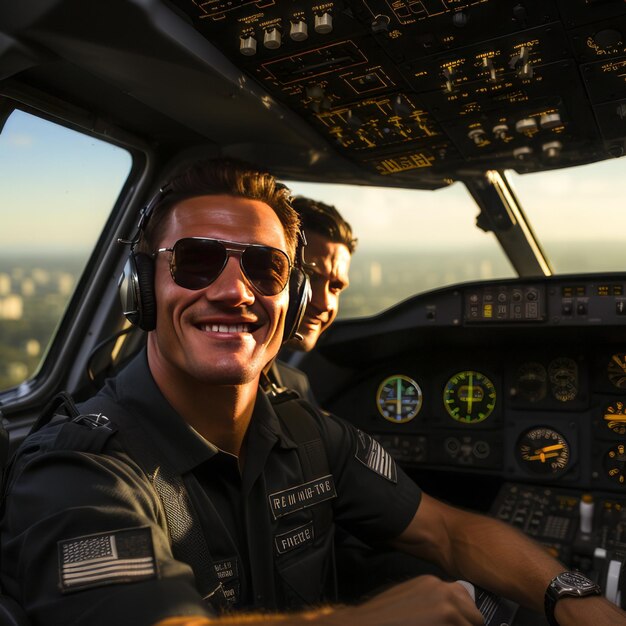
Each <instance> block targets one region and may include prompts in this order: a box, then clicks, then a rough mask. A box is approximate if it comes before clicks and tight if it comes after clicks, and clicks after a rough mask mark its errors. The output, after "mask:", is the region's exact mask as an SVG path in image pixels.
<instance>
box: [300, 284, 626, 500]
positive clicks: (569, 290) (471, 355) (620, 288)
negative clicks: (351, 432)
mask: <svg viewBox="0 0 626 626" xmlns="http://www.w3.org/2000/svg"><path fill="white" fill-rule="evenodd" d="M625 288H626V275H622V274H611V275H602V276H599V275H598V276H594V277H592V278H590V279H589V280H586V281H581V280H569V279H567V278H565V279H563V278H558V279H556V278H547V279H537V280H533V281H531V282H528V281H519V280H514V281H496V282H491V283H470V284H467V285H460V286H455V287H452V288H446V289H441V290H438V291H436V292H432V293H430V294H421V295H419V296H416V297H414V298H412V299H410V300H409V301H406V302H404V303H401V304H400V305H398V306H397V307H394V308H393V309H390V310H388V311H387V312H385V313H383V314H381V315H379V316H377V317H376V318H375V319H373V320H372V321H369V320H367V319H366V320H355V321H347V322H341V321H340V322H337V323H336V324H335V326H334V327H333V328H332V329H330V330H329V331H328V337H325V339H324V340H323V341H322V342H321V346H320V351H321V354H322V355H323V358H324V366H323V368H321V369H319V370H318V368H317V367H315V366H314V365H313V364H312V365H311V367H310V369H309V368H307V363H306V361H304V363H303V366H304V369H307V371H308V373H309V376H310V378H311V381H312V384H313V386H314V389H315V381H316V377H318V376H319V377H320V379H319V380H320V383H321V380H322V377H323V374H322V370H323V371H324V372H332V378H333V381H335V382H332V381H329V380H328V379H327V378H324V379H323V385H320V390H321V391H322V392H324V391H325V393H326V397H325V398H324V397H322V398H319V399H320V403H321V405H322V406H324V407H325V408H328V409H329V410H330V411H331V412H333V413H335V414H337V415H339V416H341V417H344V418H345V419H348V420H349V421H351V422H353V423H354V424H355V425H356V426H357V427H359V428H362V429H364V430H366V431H368V432H370V433H372V434H373V435H374V436H375V437H377V438H378V440H379V441H381V443H382V444H383V445H384V446H385V447H386V448H387V449H388V450H389V451H390V452H391V453H392V454H393V455H394V456H395V457H396V458H397V460H398V461H399V462H400V463H401V464H403V465H405V466H406V467H408V468H411V467H415V468H428V469H434V470H445V471H455V470H459V469H463V470H464V471H465V470H467V471H469V472H470V473H472V472H473V473H475V474H483V475H486V476H493V477H498V478H501V479H504V480H514V481H523V482H530V483H532V482H537V483H542V484H559V485H564V486H576V487H583V488H589V489H592V488H593V489H602V490H605V491H607V490H608V491H611V490H615V491H620V492H622V491H623V492H624V493H626V317H625V316H624V314H623V312H622V311H623V300H624V295H623V294H624V289H625ZM527 305H531V306H527ZM499 306H500V307H501V308H499ZM366 355H367V356H366ZM363 363H368V367H367V368H366V369H364V368H363ZM333 368H335V369H333ZM316 393H317V390H316Z"/></svg>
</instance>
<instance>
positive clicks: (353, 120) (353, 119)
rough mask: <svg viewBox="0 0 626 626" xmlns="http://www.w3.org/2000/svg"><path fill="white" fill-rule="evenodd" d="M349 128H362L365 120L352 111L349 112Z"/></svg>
mask: <svg viewBox="0 0 626 626" xmlns="http://www.w3.org/2000/svg"><path fill="white" fill-rule="evenodd" d="M347 123H348V126H350V128H353V129H355V130H356V129H357V128H361V126H363V120H361V118H360V117H359V116H358V115H355V114H354V113H353V112H352V111H348V120H347Z"/></svg>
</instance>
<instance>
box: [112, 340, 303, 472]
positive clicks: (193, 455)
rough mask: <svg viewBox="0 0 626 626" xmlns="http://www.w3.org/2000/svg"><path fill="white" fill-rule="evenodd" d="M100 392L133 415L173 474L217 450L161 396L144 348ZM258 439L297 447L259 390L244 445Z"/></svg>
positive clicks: (200, 462) (192, 466)
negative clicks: (102, 391)
mask: <svg viewBox="0 0 626 626" xmlns="http://www.w3.org/2000/svg"><path fill="white" fill-rule="evenodd" d="M104 393H107V394H108V395H112V396H113V398H114V400H115V401H116V402H117V403H118V404H120V405H121V406H122V407H125V409H127V410H128V411H129V412H131V413H132V414H133V417H134V418H136V419H137V420H138V422H139V424H140V425H141V427H142V428H143V430H144V431H146V433H147V435H148V436H149V437H150V438H151V439H152V442H153V443H154V445H155V446H156V447H157V448H158V450H159V452H160V454H163V455H164V456H165V460H166V461H167V463H168V465H169V467H170V468H171V469H172V470H174V471H176V472H177V473H179V474H184V473H186V472H189V471H191V470H193V469H194V468H196V467H197V466H198V465H200V464H202V463H204V462H205V461H207V460H209V459H210V458H212V457H214V456H215V455H216V454H217V453H218V452H219V449H218V448H217V447H216V446H215V445H213V444H212V443H210V442H209V441H207V440H206V439H204V438H203V437H202V436H201V435H200V434H199V433H198V432H197V431H195V430H194V429H193V428H192V427H191V426H190V425H189V424H187V422H185V420H184V419H183V418H182V417H181V416H180V415H179V414H178V413H177V412H176V411H175V410H174V409H173V407H172V406H171V405H170V404H169V402H168V401H167V400H166V399H165V396H164V395H163V394H162V393H161V390H160V389H159V388H158V386H157V384H156V382H155V380H154V378H153V377H152V374H151V372H150V368H149V367H148V358H147V353H146V350H145V348H144V349H143V350H142V351H141V352H140V353H139V354H138V355H137V356H136V357H135V358H134V359H133V360H132V361H131V362H130V363H129V364H128V366H127V367H126V368H124V370H123V371H122V372H120V374H119V375H118V376H117V378H115V379H112V380H111V381H109V383H108V385H107V387H106V388H105V390H104ZM113 421H115V420H114V419H113ZM259 438H261V439H269V440H271V442H276V441H277V442H278V444H279V446H280V447H281V448H286V449H289V448H296V447H297V445H296V444H295V442H294V441H293V440H292V439H291V438H290V437H289V436H288V435H287V434H285V433H284V432H283V430H282V428H281V425H280V422H279V419H278V417H277V415H276V413H275V412H274V409H273V407H272V404H271V402H270V401H269V399H268V398H267V396H266V395H265V393H264V392H263V391H262V390H260V389H259V391H258V392H257V398H256V402H255V405H254V411H253V415H252V420H251V423H250V430H249V432H248V445H250V444H252V445H254V446H256V445H257V443H256V442H257V440H258V439H259ZM268 443H270V442H268ZM266 445H267V444H266Z"/></svg>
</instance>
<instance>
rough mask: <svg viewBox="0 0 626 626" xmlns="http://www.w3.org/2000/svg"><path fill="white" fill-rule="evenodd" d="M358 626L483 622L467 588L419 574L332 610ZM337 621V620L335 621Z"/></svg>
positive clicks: (441, 625) (463, 625)
mask: <svg viewBox="0 0 626 626" xmlns="http://www.w3.org/2000/svg"><path fill="white" fill-rule="evenodd" d="M344 611H345V613H346V615H345V617H346V618H349V620H348V621H346V622H344V623H350V624H358V626H376V625H380V624H384V625H385V626H394V625H395V624H397V625H398V626H479V625H482V624H484V621H483V617H482V615H481V614H480V611H479V610H478V609H477V608H476V605H475V604H474V601H473V600H472V598H471V596H470V594H469V593H468V591H467V589H466V588H465V587H463V586H462V585H460V584H458V583H456V582H444V581H442V580H440V579H439V578H436V577H435V576H419V577H417V578H412V579H411V580H408V581H406V582H404V583H401V584H399V585H395V586H393V587H391V588H390V589H387V590H386V591H384V592H382V593H380V594H378V595H377V596H374V597H373V598H372V599H371V600H368V601H367V602H365V603H363V604H361V605H359V606H358V607H350V608H346V609H343V610H339V611H336V612H335V614H334V616H335V617H338V618H340V619H341V614H342V613H344ZM337 623H340V621H338V622H337Z"/></svg>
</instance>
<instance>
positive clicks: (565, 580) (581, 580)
mask: <svg viewBox="0 0 626 626" xmlns="http://www.w3.org/2000/svg"><path fill="white" fill-rule="evenodd" d="M558 579H559V582H560V583H561V584H563V585H569V586H571V587H583V588H585V587H593V586H595V583H594V582H592V581H591V580H589V579H588V578H587V577H586V576H583V575H582V574H579V573H578V572H563V573H562V574H559V576H558Z"/></svg>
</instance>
